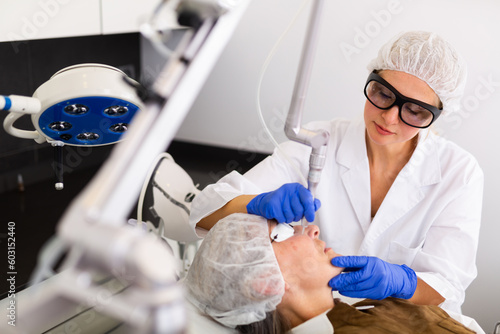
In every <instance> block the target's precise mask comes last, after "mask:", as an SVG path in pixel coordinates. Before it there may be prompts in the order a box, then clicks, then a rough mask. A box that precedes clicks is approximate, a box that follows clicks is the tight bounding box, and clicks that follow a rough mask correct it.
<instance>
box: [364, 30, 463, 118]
mask: <svg viewBox="0 0 500 334" xmlns="http://www.w3.org/2000/svg"><path fill="white" fill-rule="evenodd" d="M368 69H369V70H370V72H371V71H373V70H394V71H401V72H406V73H408V74H411V75H414V76H416V77H417V78H419V79H421V80H423V81H425V82H426V83H427V84H428V85H429V87H431V88H432V90H434V92H435V93H436V94H437V96H438V97H439V99H440V100H441V102H442V103H443V112H452V111H457V110H459V109H460V99H461V97H462V94H463V92H464V88H465V81H466V78H467V65H466V63H465V61H464V60H463V58H462V57H461V56H460V55H459V54H458V52H457V51H456V50H455V49H454V48H453V46H452V45H451V44H449V43H448V42H446V41H445V40H444V39H442V38H441V37H439V36H438V35H436V34H435V33H430V32H425V31H410V32H406V33H402V34H400V35H398V36H396V37H395V38H393V39H392V40H391V41H389V42H388V43H387V44H385V45H384V46H382V48H381V49H380V50H379V53H378V56H377V58H375V59H373V60H372V61H371V62H370V63H369V65H368Z"/></svg>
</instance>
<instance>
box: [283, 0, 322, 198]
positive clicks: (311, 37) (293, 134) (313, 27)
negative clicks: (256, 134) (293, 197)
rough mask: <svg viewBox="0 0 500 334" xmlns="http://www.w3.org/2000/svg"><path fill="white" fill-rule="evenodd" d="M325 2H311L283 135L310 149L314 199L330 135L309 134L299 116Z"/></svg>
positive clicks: (317, 132) (311, 185) (310, 177)
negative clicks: (307, 24) (302, 125)
mask: <svg viewBox="0 0 500 334" xmlns="http://www.w3.org/2000/svg"><path fill="white" fill-rule="evenodd" d="M323 4H324V0H314V2H313V7H312V9H311V16H310V18H309V26H308V29H307V32H306V36H305V41H304V45H303V47H302V56H301V60H300V64H299V69H298V71H297V78H296V80H295V87H294V91H293V96H292V101H291V104H290V109H289V111H288V117H287V119H286V124H285V134H286V136H287V137H288V138H289V139H290V140H293V141H297V142H299V143H302V144H305V145H308V146H311V148H312V151H311V156H310V159H309V175H308V178H307V181H308V182H307V183H308V188H309V190H310V191H311V193H312V194H313V196H314V195H315V192H316V187H317V185H318V183H319V179H320V176H321V171H322V170H323V166H324V164H325V159H326V156H325V154H326V147H327V144H328V140H329V138H330V134H329V132H328V131H326V130H318V131H310V130H307V129H304V128H302V127H301V122H302V113H303V110H304V104H305V100H306V94H307V88H308V85H309V79H310V77H311V72H312V67H313V62H314V56H315V51H316V47H317V44H318V35H319V26H320V17H321V13H322V10H323Z"/></svg>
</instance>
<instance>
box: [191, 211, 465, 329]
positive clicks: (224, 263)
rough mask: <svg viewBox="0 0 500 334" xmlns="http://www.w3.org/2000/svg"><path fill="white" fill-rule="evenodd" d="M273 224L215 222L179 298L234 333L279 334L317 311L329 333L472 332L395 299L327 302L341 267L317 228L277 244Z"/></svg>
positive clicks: (245, 219)
mask: <svg viewBox="0 0 500 334" xmlns="http://www.w3.org/2000/svg"><path fill="white" fill-rule="evenodd" d="M276 225H277V224H276V223H275V222H273V221H267V220H266V219H265V218H262V217H260V216H254V215H248V214H233V215H230V216H228V217H226V218H224V219H222V220H220V221H219V222H218V223H217V224H216V225H215V226H214V227H213V228H212V229H211V230H210V232H209V233H208V234H207V236H206V237H205V239H204V241H203V243H202V245H201V247H200V249H199V251H198V252H197V254H196V256H195V258H194V261H193V264H192V265H191V268H190V270H189V273H188V275H187V277H186V281H185V285H186V290H187V298H188V299H189V300H190V301H191V302H192V303H193V304H194V305H195V306H196V307H197V308H198V309H199V310H200V311H201V312H202V313H204V314H206V315H208V316H210V317H212V318H213V319H214V320H216V321H218V322H219V323H221V324H223V325H225V326H228V327H231V328H236V329H237V330H238V331H239V332H241V333H286V332H288V331H289V330H290V329H292V328H293V327H296V326H298V325H300V324H302V323H304V322H305V321H307V320H309V319H311V318H314V317H316V316H318V315H320V314H323V313H325V312H327V314H326V315H327V317H328V319H329V320H330V322H331V323H332V325H333V328H334V331H335V333H337V334H338V333H387V332H389V333H417V332H419V333H473V331H471V330H469V329H467V328H466V327H464V326H463V325H462V324H460V323H459V322H457V321H455V320H453V319H451V318H450V317H449V316H448V314H446V312H444V311H443V310H442V309H440V308H439V307H436V306H417V305H414V304H412V303H411V302H409V301H406V300H401V299H395V298H387V299H385V300H382V301H375V300H364V301H362V302H360V303H357V304H354V305H353V306H350V305H347V304H345V303H342V302H341V301H340V300H334V299H333V297H332V292H331V288H330V287H329V286H328V281H329V280H330V279H331V278H332V277H334V276H336V275H339V274H340V273H341V272H342V268H338V267H334V266H332V265H331V263H330V261H331V259H332V258H333V257H335V256H338V254H336V253H335V252H334V251H333V250H332V249H330V248H325V243H324V242H323V241H321V240H319V239H318V236H319V228H318V227H317V226H315V225H310V226H309V227H307V228H306V231H305V233H304V234H302V233H301V231H302V227H300V226H296V227H295V228H294V229H295V233H293V231H292V233H290V235H287V236H286V237H285V238H283V233H282V232H283V231H281V229H280V228H278V229H275V227H276ZM278 230H279V231H280V232H279V233H278V236H277V237H276V231H278ZM280 234H281V235H280ZM271 238H273V240H272V239H271ZM283 239H285V240H283ZM360 306H368V307H369V308H366V309H365V308H363V307H360ZM356 307H358V308H356Z"/></svg>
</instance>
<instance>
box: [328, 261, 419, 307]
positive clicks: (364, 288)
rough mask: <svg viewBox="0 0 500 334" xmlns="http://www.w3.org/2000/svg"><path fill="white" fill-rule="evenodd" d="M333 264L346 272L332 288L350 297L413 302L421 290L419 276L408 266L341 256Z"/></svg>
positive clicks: (334, 281) (334, 279)
mask: <svg viewBox="0 0 500 334" xmlns="http://www.w3.org/2000/svg"><path fill="white" fill-rule="evenodd" d="M332 264H333V265H334V266H336V267H342V268H346V272H344V273H342V274H340V275H338V276H336V277H334V278H332V279H331V280H330V282H329V283H328V285H330V287H331V288H332V290H338V291H339V292H340V293H341V294H342V295H344V296H347V297H355V298H370V299H384V298H387V297H395V298H402V299H410V298H411V297H412V296H413V294H414V293H415V290H416V289H417V275H416V274H415V272H414V271H413V269H411V268H408V267H407V266H406V265H404V264H403V265H402V266H400V265H397V264H391V263H388V262H385V261H383V260H381V259H379V258H378V257H372V256H339V257H335V258H333V259H332Z"/></svg>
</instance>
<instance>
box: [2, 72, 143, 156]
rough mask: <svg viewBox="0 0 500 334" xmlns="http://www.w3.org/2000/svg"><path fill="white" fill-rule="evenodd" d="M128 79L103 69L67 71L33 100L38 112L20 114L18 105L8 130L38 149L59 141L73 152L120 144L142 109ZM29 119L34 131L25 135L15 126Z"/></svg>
mask: <svg viewBox="0 0 500 334" xmlns="http://www.w3.org/2000/svg"><path fill="white" fill-rule="evenodd" d="M124 78H126V75H125V73H123V72H122V71H120V70H119V69H117V68H114V67H112V66H108V65H103V64H79V65H74V66H69V67H66V68H64V69H62V70H60V71H58V72H57V73H55V74H54V75H53V76H52V77H51V78H50V79H49V80H48V81H46V82H45V83H43V84H42V85H41V86H40V87H38V89H37V90H36V91H35V93H34V94H33V98H32V99H36V100H38V101H39V105H40V109H39V110H38V111H37V110H28V109H29V108H27V109H26V110H24V109H19V108H16V107H15V105H14V104H13V105H12V110H11V114H10V115H9V116H8V117H7V118H6V120H5V122H4V128H5V130H6V131H7V132H8V133H10V134H11V135H14V136H16V137H21V138H32V139H35V140H36V141H37V142H39V143H41V142H44V141H58V142H62V143H63V144H64V145H73V146H100V145H107V144H112V143H115V142H117V141H119V140H120V138H121V136H122V134H123V133H124V132H125V131H126V130H127V128H128V125H129V124H130V122H131V120H132V118H133V117H134V115H135V113H136V112H138V111H139V110H140V109H141V107H142V106H141V101H140V99H139V97H138V96H137V94H136V91H135V88H134V87H132V86H131V85H130V84H129V83H128V82H126V80H124ZM127 79H128V80H129V81H130V80H132V79H130V78H127ZM12 101H16V100H15V99H13V100H12ZM32 109H33V108H32ZM27 113H29V114H31V118H32V122H33V125H34V127H35V129H36V130H35V131H26V130H20V129H17V128H15V127H14V125H13V123H14V121H15V120H17V119H18V118H19V117H21V116H23V115H24V114H27Z"/></svg>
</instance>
